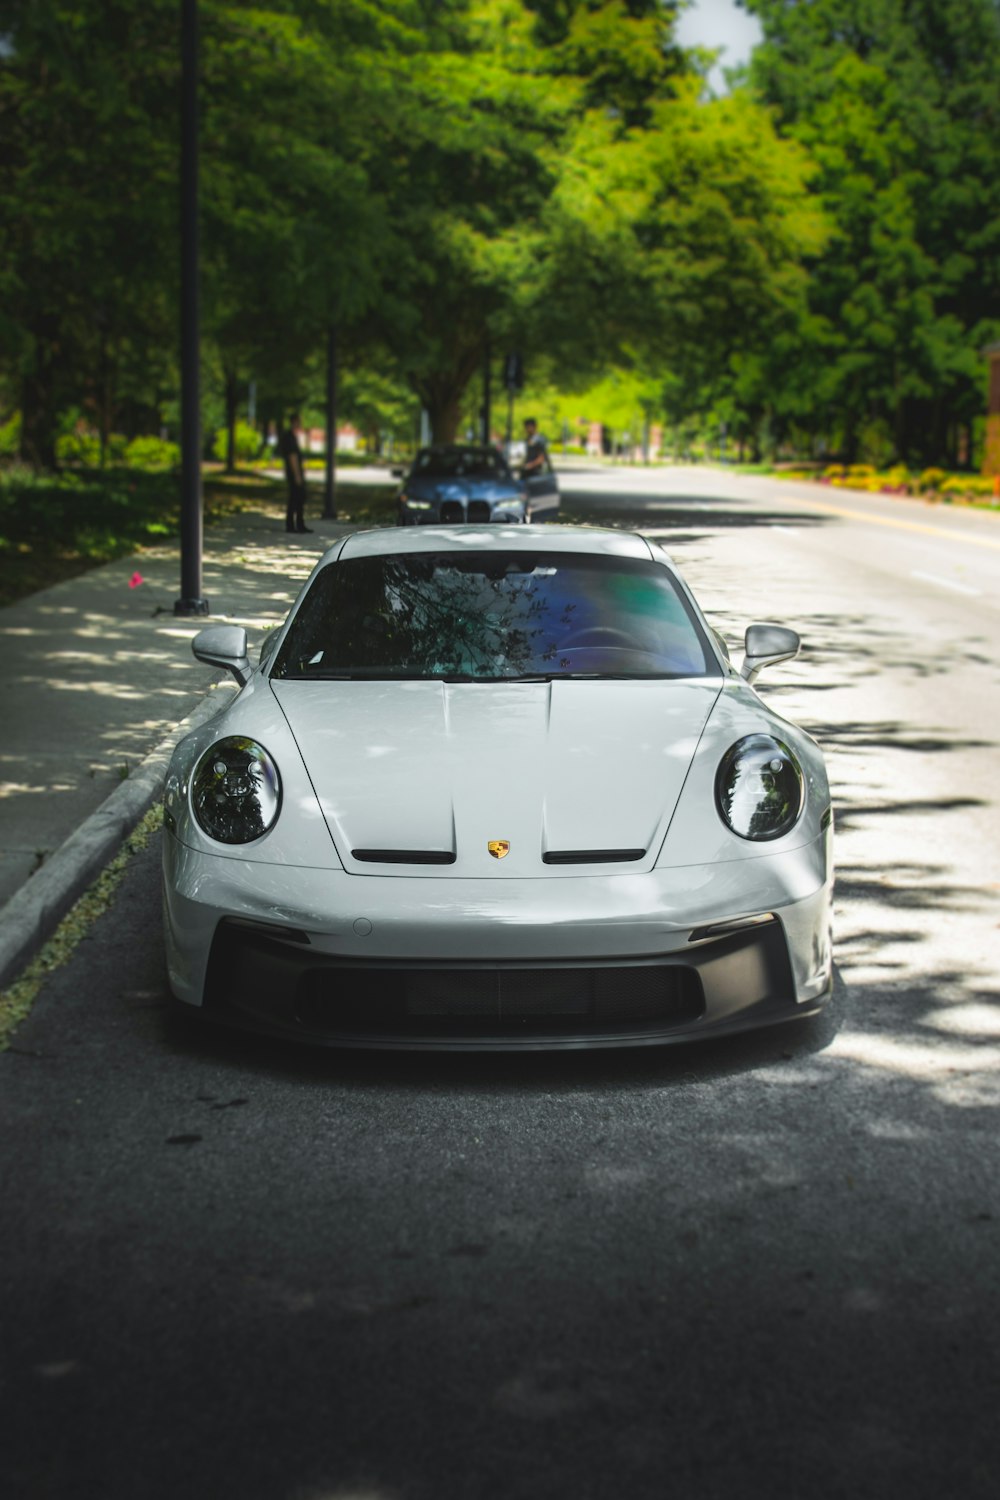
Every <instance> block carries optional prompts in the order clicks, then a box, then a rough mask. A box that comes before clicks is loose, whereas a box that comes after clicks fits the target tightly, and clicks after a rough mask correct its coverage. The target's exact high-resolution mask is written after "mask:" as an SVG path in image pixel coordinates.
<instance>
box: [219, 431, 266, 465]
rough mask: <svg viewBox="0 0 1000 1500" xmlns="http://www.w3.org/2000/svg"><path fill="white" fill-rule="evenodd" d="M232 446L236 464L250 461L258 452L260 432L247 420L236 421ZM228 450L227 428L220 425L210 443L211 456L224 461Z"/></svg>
mask: <svg viewBox="0 0 1000 1500" xmlns="http://www.w3.org/2000/svg"><path fill="white" fill-rule="evenodd" d="M233 447H234V449H235V459H236V462H237V463H238V464H245V463H250V461H251V460H252V459H255V458H256V457H257V454H258V453H259V452H260V433H259V432H258V431H257V429H256V427H251V426H250V423H249V422H237V424H236V431H235V432H234V434H233ZM228 451H229V429H228V428H227V427H220V428H219V430H218V432H217V433H216V434H215V441H214V442H213V444H212V457H213V458H219V459H222V461H223V462H225V459H226V454H227V453H228Z"/></svg>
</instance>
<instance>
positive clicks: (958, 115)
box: [747, 0, 1000, 463]
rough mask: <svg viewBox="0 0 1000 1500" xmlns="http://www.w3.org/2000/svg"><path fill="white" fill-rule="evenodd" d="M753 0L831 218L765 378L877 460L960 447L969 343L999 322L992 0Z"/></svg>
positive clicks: (772, 86)
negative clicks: (795, 320) (803, 301)
mask: <svg viewBox="0 0 1000 1500" xmlns="http://www.w3.org/2000/svg"><path fill="white" fill-rule="evenodd" d="M747 8H748V9H750V10H752V11H753V12H755V13H756V14H757V15H758V16H759V17H760V20H761V23H762V26H763V30H764V42H763V45H762V46H761V47H760V48H758V50H757V51H756V53H755V55H754V58H753V63H752V68H751V77H752V80H753V82H754V83H755V85H756V87H757V88H758V89H759V90H760V91H761V93H762V94H763V96H764V97H765V99H766V100H767V101H768V102H769V103H770V104H771V105H772V106H773V107H774V108H775V109H776V110H777V114H778V119H779V123H780V126H781V129H782V131H783V133H785V134H787V135H788V136H790V137H792V138H793V139H795V140H797V141H799V142H800V143H801V144H802V145H803V146H804V147H805V148H806V149H807V150H808V151H809V153H810V155H811V157H812V159H813V161H814V162H815V164H816V168H817V174H818V175H817V176H816V177H815V179H814V184H813V191H814V192H815V194H816V195H817V197H818V200H819V202H820V204H821V205H822V207H823V209H824V211H825V212H826V214H827V215H828V217H829V218H830V220H831V221H832V223H833V226H834V232H833V234H832V235H831V237H830V240H829V242H828V245H827V247H826V249H825V251H824V253H823V254H822V255H821V256H820V257H819V258H818V259H817V261H816V263H815V265H814V268H813V274H812V276H811V278H810V282H809V294H808V319H807V320H806V321H804V322H803V323H802V325H801V328H800V330H799V333H798V336H797V337H795V338H793V340H792V343H791V347H790V348H788V349H787V351H785V353H786V355H787V356H788V357H785V358H783V359H782V360H780V361H776V360H770V361H766V362H765V363H766V365H767V370H766V376H765V383H766V379H767V378H768V377H769V378H770V380H771V382H772V385H773V387H774V388H775V389H776V390H777V399H778V401H779V403H781V402H784V403H785V406H786V410H787V411H788V412H794V414H795V415H796V417H797V418H798V420H799V421H800V422H802V423H803V424H804V425H807V426H810V427H812V429H813V430H814V431H817V430H818V431H824V430H825V432H826V433H827V435H828V436H835V440H836V441H837V442H838V443H839V444H840V445H842V446H843V448H844V449H845V450H846V451H847V452H848V454H851V455H853V454H854V453H860V452H865V453H866V454H867V455H868V456H870V457H871V459H872V460H873V461H874V462H879V463H881V462H884V461H886V459H887V458H888V457H890V456H891V455H892V454H893V453H895V454H896V455H898V456H900V457H903V458H911V457H912V458H915V459H918V460H919V459H924V460H926V459H928V458H936V457H940V456H942V455H944V454H945V453H946V452H948V451H952V452H954V450H955V449H956V446H957V426H958V425H959V424H963V425H965V426H966V427H968V426H969V425H970V424H971V422H972V420H973V418H974V416H975V415H976V413H977V412H978V411H979V410H980V408H981V406H982V399H983V398H982V365H981V361H980V358H979V352H978V351H979V349H980V347H981V346H982V345H983V344H984V343H985V342H987V340H988V339H989V338H990V337H995V336H996V334H997V332H998V331H1000V255H998V251H1000V93H998V91H997V83H996V79H997V70H998V65H1000V9H998V7H997V5H996V3H995V0H865V3H859V0H810V3H808V4H807V3H803V0H790V3H789V0H747ZM790 391H791V392H795V393H797V394H796V395H795V396H794V398H793V399H791V400H789V399H788V395H787V393H788V392H790ZM834 412H835V413H836V414H837V425H838V426H839V427H840V432H839V434H834V432H833V426H832V424H831V420H830V417H831V413H834Z"/></svg>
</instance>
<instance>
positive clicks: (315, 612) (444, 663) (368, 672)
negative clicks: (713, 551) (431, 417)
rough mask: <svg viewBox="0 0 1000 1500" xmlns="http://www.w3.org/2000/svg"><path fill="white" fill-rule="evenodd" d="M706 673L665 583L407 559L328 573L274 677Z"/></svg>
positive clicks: (639, 569) (549, 562)
mask: <svg viewBox="0 0 1000 1500" xmlns="http://www.w3.org/2000/svg"><path fill="white" fill-rule="evenodd" d="M718 670H719V669H718V666H717V664H716V663H715V662H714V660H713V658H712V656H711V654H710V652H709V651H708V648H707V645H706V642H705V638H704V634H703V631H702V628H701V626H700V624H699V623H698V622H697V620H696V619H695V617H694V614H693V612H692V610H691V608H690V606H689V604H688V602H687V600H686V599H685V598H684V597H683V596H682V594H681V593H680V592H679V591H678V589H677V587H676V586H675V584H674V581H673V579H672V577H671V575H670V573H669V572H668V570H667V569H666V568H664V567H662V566H661V565H660V564H658V563H654V562H652V561H649V562H644V561H640V560H633V559H630V558H620V557H604V556H599V555H586V554H576V553H566V552H548V553H547V552H537V553H531V554H527V553H524V552H502V551H491V552H469V553H466V552H461V553H459V552H442V553H432V552H414V553H404V554H396V555H392V554H389V555H386V556H383V557H359V558H352V559H349V560H347V561H343V562H336V563H331V564H330V565H329V566H328V567H326V568H324V569H323V570H322V572H321V573H319V574H318V575H317V577H316V578H315V579H314V581H313V584H312V587H311V588H310V589H309V592H308V594H307V595H306V597H305V599H304V600H303V602H302V605H301V607H300V609H299V611H298V613H297V614H296V616H295V618H294V620H293V621H292V623H291V626H290V628H289V631H288V634H287V636H286V637H285V640H284V642H283V644H282V646H281V650H280V651H279V653H278V656H277V659H276V661H275V665H274V669H273V671H272V674H271V675H272V676H273V677H281V678H289V679H299V680H302V679H306V678H313V679H316V678H389V679H393V678H400V679H413V678H447V679H452V680H459V681H497V680H509V679H515V678H525V677H528V678H549V677H704V676H706V675H709V674H710V673H715V672H717V671H718Z"/></svg>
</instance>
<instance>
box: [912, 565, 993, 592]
mask: <svg viewBox="0 0 1000 1500" xmlns="http://www.w3.org/2000/svg"><path fill="white" fill-rule="evenodd" d="M910 577H911V578H919V579H920V580H921V582H923V583H936V584H937V585H938V586H939V587H940V588H943V589H953V590H954V592H955V593H956V594H969V595H970V596H974V597H975V598H977V599H978V597H979V595H980V594H981V593H982V589H970V588H968V587H967V586H966V585H965V584H964V583H953V582H952V580H951V579H950V578H939V577H938V575H937V574H936V573H918V572H917V571H916V569H914V570H913V572H912V573H911V574H910Z"/></svg>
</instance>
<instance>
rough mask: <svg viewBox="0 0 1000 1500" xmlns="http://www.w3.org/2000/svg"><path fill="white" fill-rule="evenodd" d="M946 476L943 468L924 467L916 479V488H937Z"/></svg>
mask: <svg viewBox="0 0 1000 1500" xmlns="http://www.w3.org/2000/svg"><path fill="white" fill-rule="evenodd" d="M947 478H948V476H947V474H946V473H945V471H944V470H943V469H925V470H924V472H923V473H922V474H921V475H920V478H919V479H918V480H917V488H918V489H921V490H939V489H940V488H941V486H942V485H943V484H944V482H945V480H946V479H947Z"/></svg>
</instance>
